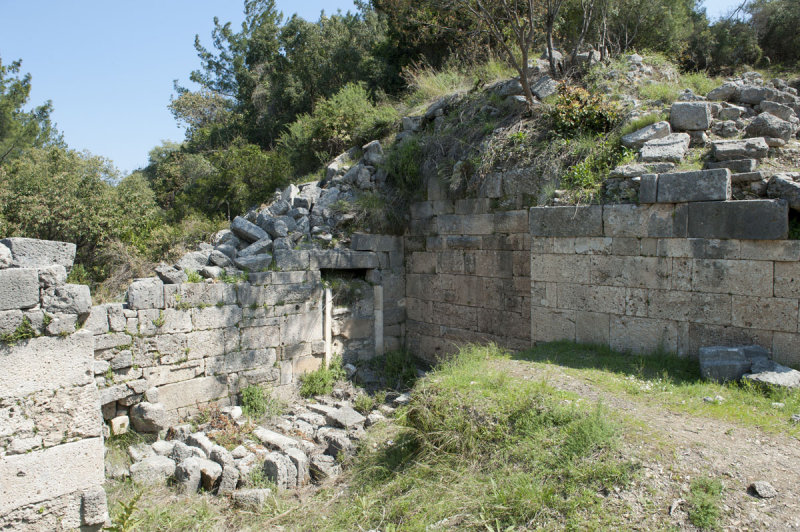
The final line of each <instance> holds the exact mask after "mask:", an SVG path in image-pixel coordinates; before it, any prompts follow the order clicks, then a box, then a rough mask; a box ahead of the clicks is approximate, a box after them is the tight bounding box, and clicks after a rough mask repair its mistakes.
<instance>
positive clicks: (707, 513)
mask: <svg viewBox="0 0 800 532" xmlns="http://www.w3.org/2000/svg"><path fill="white" fill-rule="evenodd" d="M724 489H725V488H724V486H723V485H722V482H720V481H719V480H718V479H715V478H710V477H700V478H695V479H694V480H692V483H691V486H690V487H689V496H688V497H687V503H688V504H689V521H690V522H691V523H692V524H693V525H694V526H696V527H697V528H699V529H701V530H709V529H715V528H717V525H718V521H719V516H720V508H719V505H720V499H721V497H722V492H723V490H724Z"/></svg>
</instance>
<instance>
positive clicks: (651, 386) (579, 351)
mask: <svg viewBox="0 0 800 532" xmlns="http://www.w3.org/2000/svg"><path fill="white" fill-rule="evenodd" d="M516 356H517V357H518V358H520V359H523V360H528V361H532V362H539V363H543V364H558V365H560V366H564V367H565V368H567V372H568V373H570V374H573V375H576V376H579V377H581V378H584V379H587V380H589V381H591V382H592V384H593V385H595V386H598V387H600V388H601V389H603V390H606V391H609V392H612V393H617V394H622V395H625V396H627V397H630V398H634V399H636V400H641V401H643V402H646V403H649V404H657V405H662V406H664V407H666V408H670V409H674V410H676V411H682V412H687V413H689V414H692V415H697V416H705V417H710V418H715V419H721V420H724V421H728V422H732V423H735V424H739V425H742V426H746V427H756V428H759V429H762V430H764V431H766V432H771V433H785V434H789V435H792V436H795V437H800V426H799V425H796V424H794V423H792V421H791V419H790V417H791V416H790V414H791V413H793V412H798V411H800V390H794V391H792V390H787V389H784V388H776V387H762V386H759V385H755V384H752V383H750V382H749V381H743V382H728V383H725V384H719V383H716V382H711V381H707V380H704V379H703V378H701V377H700V367H699V364H698V362H697V360H695V359H689V358H680V357H677V356H674V355H669V354H664V353H655V354H652V355H648V356H636V355H630V354H624V353H619V352H616V351H613V350H612V349H610V348H608V347H605V346H590V345H576V344H573V343H570V342H554V343H551V344H545V345H542V346H538V347H536V348H534V349H531V350H528V351H525V352H523V353H520V354H518V355H516ZM717 395H720V396H722V397H723V398H724V401H722V402H720V403H716V402H713V403H707V402H705V401H703V398H704V397H709V396H710V397H716V396H717ZM773 403H783V404H784V405H785V406H784V408H776V407H774V406H773Z"/></svg>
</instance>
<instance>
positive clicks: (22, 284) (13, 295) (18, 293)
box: [0, 268, 39, 310]
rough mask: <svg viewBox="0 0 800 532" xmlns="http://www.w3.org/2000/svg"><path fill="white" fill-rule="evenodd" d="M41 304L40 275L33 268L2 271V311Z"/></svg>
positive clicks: (0, 282)
mask: <svg viewBox="0 0 800 532" xmlns="http://www.w3.org/2000/svg"><path fill="white" fill-rule="evenodd" d="M38 304H39V274H38V272H37V271H36V270H34V269H32V268H12V269H8V270H0V310H12V309H26V308H31V307H35V306H36V305H38Z"/></svg>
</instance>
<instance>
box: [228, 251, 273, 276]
mask: <svg viewBox="0 0 800 532" xmlns="http://www.w3.org/2000/svg"><path fill="white" fill-rule="evenodd" d="M272 260H273V259H272V255H270V254H269V253H262V254H260V255H250V256H247V257H236V258H235V259H233V262H234V264H236V266H237V267H238V268H241V269H242V270H245V271H248V272H261V271H265V270H267V269H268V268H269V267H270V266H271V265H272Z"/></svg>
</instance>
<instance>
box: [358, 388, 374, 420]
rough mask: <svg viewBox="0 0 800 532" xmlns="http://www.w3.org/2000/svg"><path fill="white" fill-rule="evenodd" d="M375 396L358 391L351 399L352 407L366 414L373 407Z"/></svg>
mask: <svg viewBox="0 0 800 532" xmlns="http://www.w3.org/2000/svg"><path fill="white" fill-rule="evenodd" d="M375 405H376V401H375V398H374V397H372V396H371V395H369V394H367V393H360V394H358V395H357V396H356V398H355V401H353V408H354V409H355V410H357V411H359V412H361V413H362V414H364V415H367V414H368V413H369V412H370V411H371V410H372V409H373V408H375Z"/></svg>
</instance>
